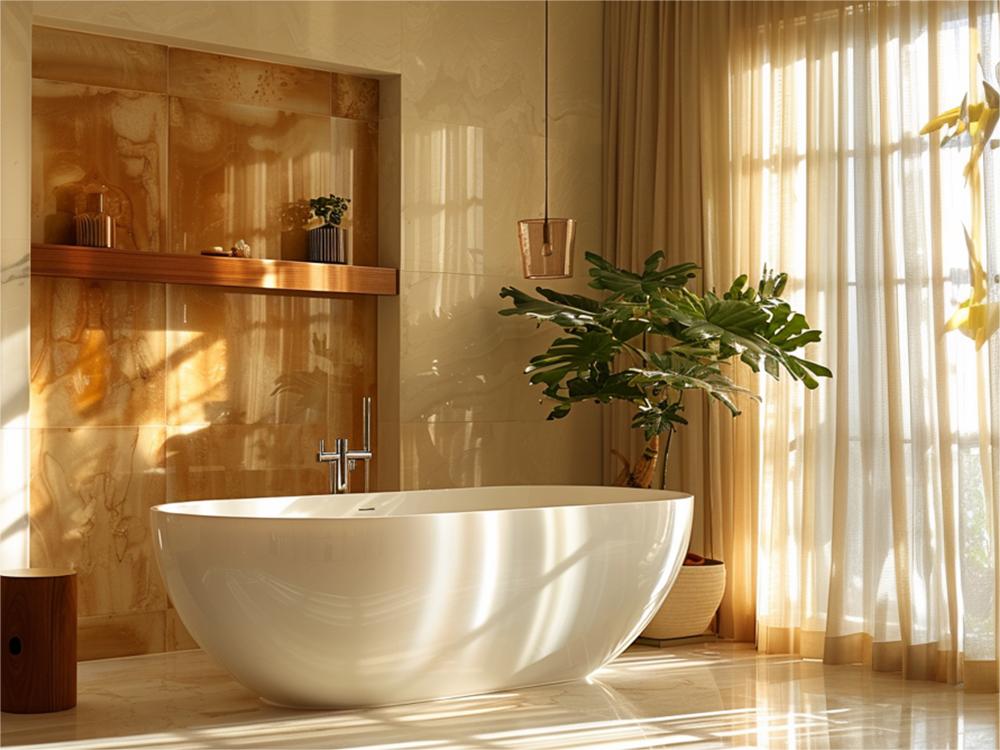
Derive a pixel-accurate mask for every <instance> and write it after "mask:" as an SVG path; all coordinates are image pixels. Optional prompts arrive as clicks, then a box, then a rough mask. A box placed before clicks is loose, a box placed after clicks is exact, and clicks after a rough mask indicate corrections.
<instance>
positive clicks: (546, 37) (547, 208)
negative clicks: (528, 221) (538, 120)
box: [545, 0, 549, 234]
mask: <svg viewBox="0 0 1000 750" xmlns="http://www.w3.org/2000/svg"><path fill="white" fill-rule="evenodd" d="M548 224H549V0H545V229H546V230H548ZM546 234H547V231H546Z"/></svg>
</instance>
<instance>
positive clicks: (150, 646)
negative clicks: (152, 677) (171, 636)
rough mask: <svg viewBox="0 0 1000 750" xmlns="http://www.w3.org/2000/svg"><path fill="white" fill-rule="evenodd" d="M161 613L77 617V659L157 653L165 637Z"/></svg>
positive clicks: (86, 659)
mask: <svg viewBox="0 0 1000 750" xmlns="http://www.w3.org/2000/svg"><path fill="white" fill-rule="evenodd" d="M164 615H165V613H164V612H163V611H162V610H161V611H158V612H135V613H132V614H124V615H95V616H91V617H81V618H80V622H79V626H78V628H77V645H76V649H77V659H79V661H90V660H92V659H113V658H115V657H118V656H135V655H137V654H157V653H160V652H161V651H163V650H164V645H165V640H166V639H165V623H164Z"/></svg>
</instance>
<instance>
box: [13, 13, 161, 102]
mask: <svg viewBox="0 0 1000 750" xmlns="http://www.w3.org/2000/svg"><path fill="white" fill-rule="evenodd" d="M31 61H32V65H31V74H32V76H33V77H35V78H48V79H51V80H53V81H72V82H75V83H89V84H90V85H92V86H108V87H111V88H118V89H133V90H136V91H151V92H156V93H161V94H162V93H166V90H167V48H166V47H165V46H163V45H162V44H149V43H147V42H137V41H134V40H132V39H119V38H115V37H108V36H96V35H94V34H81V33H79V32H76V31H66V30H64V29H50V28H46V27H44V26H35V27H34V29H33V30H32V39H31Z"/></svg>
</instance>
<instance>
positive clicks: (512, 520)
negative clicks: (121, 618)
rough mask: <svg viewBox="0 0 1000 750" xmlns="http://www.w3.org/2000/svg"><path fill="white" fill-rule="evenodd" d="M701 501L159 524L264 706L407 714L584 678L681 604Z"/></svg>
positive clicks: (390, 504) (540, 504)
mask: <svg viewBox="0 0 1000 750" xmlns="http://www.w3.org/2000/svg"><path fill="white" fill-rule="evenodd" d="M691 516H692V498H691V496H690V495H685V494H681V493H677V492H668V491H659V490H636V489H625V488H617V487H531V486H526V487H483V488H478V489H461V490H426V491H417V492H385V493H375V494H350V495H313V496H306V497H272V498H257V499H250V500H203V501H194V502H184V503H171V504H169V505H160V506H157V507H155V508H153V509H152V522H153V531H154V543H155V546H156V553H157V559H158V560H159V564H160V570H161V571H162V573H163V576H164V579H165V580H166V585H167V590H168V591H169V593H170V598H171V599H172V600H173V603H174V606H175V607H176V608H177V612H178V613H179V614H180V617H181V619H182V620H183V622H184V624H185V625H186V626H187V628H188V630H190V632H191V635H193V636H194V638H195V640H196V641H197V642H198V643H199V644H200V645H201V646H202V648H204V649H205V650H206V651H207V652H208V653H209V654H211V655H212V656H213V657H214V658H215V659H217V660H218V661H219V662H220V663H221V664H222V665H223V666H224V667H225V668H226V669H228V670H229V671H230V672H231V673H232V674H233V676H234V677H235V678H236V679H237V680H239V681H240V682H242V683H243V684H244V685H246V686H247V687H248V688H250V689H251V690H253V691H255V692H256V693H257V694H258V695H260V696H261V697H263V698H264V699H265V700H267V701H269V702H272V703H277V704H280V705H285V706H294V707H302V708H321V707H323V708H341V707H356V706H370V705H383V704H391V703H404V702H409V701H417V700H426V699H430V698H443V697H448V696H458V695H468V694H472V693H482V692H488V691H494V690H500V689H505V688H513V687H520V686H526V685H537V684H542V683H549V682H560V681H563V680H572V679H578V678H582V677H585V676H586V675H588V674H589V673H591V672H593V671H594V670H595V669H597V668H599V667H600V666H602V665H603V664H605V663H607V662H608V661H609V660H611V659H613V658H614V657H615V656H616V655H618V654H619V653H620V652H621V651H622V650H623V649H624V648H625V647H626V646H627V645H628V644H629V643H630V642H631V641H632V640H633V639H634V638H635V637H636V636H637V635H638V634H639V632H640V631H641V630H642V628H643V626H644V625H645V624H646V622H647V621H648V620H649V618H650V617H652V615H653V613H654V612H655V611H656V610H657V608H658V607H659V605H660V603H661V602H662V601H663V598H664V597H665V596H666V594H667V591H668V590H669V589H670V586H671V585H672V583H673V581H674V578H675V577H676V575H677V571H678V569H679V567H680V565H681V562H682V561H683V558H684V553H685V552H686V550H687V543H688V537H689V535H690V529H691Z"/></svg>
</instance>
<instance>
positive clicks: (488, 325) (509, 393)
mask: <svg viewBox="0 0 1000 750" xmlns="http://www.w3.org/2000/svg"><path fill="white" fill-rule="evenodd" d="M508 284H510V285H513V286H518V287H520V288H521V289H531V288H532V287H531V282H526V281H525V280H524V279H518V278H512V277H504V276H482V275H466V274H448V273H415V272H410V271H406V272H403V273H401V274H400V294H401V295H402V298H403V300H404V304H403V305H402V309H401V313H400V326H401V337H400V345H399V352H400V353H399V358H400V359H399V361H400V364H399V371H400V375H399V378H400V381H399V383H400V384H399V388H400V404H401V407H400V419H401V421H403V422H415V421H421V420H428V421H445V422H458V421H490V422H497V421H525V420H543V419H545V417H546V416H547V415H548V413H549V411H550V410H551V408H552V404H551V403H550V402H548V401H544V402H543V401H542V395H541V388H540V387H538V386H530V385H529V384H528V378H527V376H525V375H524V368H525V367H526V366H527V364H528V360H529V359H530V358H531V357H532V356H534V355H535V354H539V353H540V352H542V351H544V349H545V348H546V347H547V346H548V345H549V343H551V341H552V340H553V339H554V338H555V337H556V335H557V334H558V330H557V329H555V328H551V327H544V326H543V327H538V326H536V325H534V323H532V322H531V321H529V320H526V319H524V318H514V317H506V316H501V315H500V314H499V311H500V310H501V309H503V308H506V307H510V302H509V301H508V300H505V299H501V298H500V296H499V293H500V290H501V288H502V287H503V286H505V285H508ZM546 286H548V287H552V288H555V289H557V290H560V291H579V287H580V286H581V284H580V282H579V281H577V280H569V281H562V282H560V281H550V282H546Z"/></svg>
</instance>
